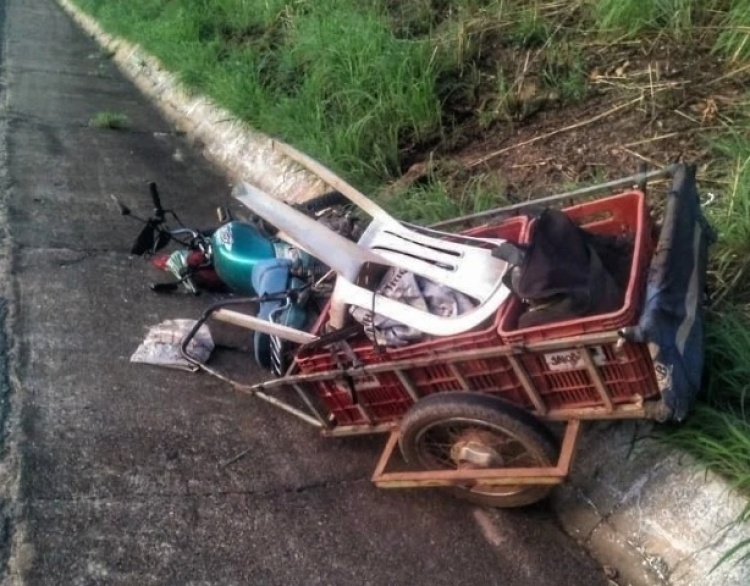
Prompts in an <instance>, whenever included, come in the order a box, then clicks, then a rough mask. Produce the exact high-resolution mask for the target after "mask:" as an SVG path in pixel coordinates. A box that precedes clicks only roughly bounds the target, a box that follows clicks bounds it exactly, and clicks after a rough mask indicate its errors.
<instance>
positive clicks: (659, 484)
mask: <svg viewBox="0 0 750 586" xmlns="http://www.w3.org/2000/svg"><path fill="white" fill-rule="evenodd" d="M57 2H58V4H60V6H62V8H63V9H64V10H65V11H66V12H68V13H69V14H70V16H71V17H72V18H73V19H74V20H75V21H76V22H77V23H78V24H79V25H80V26H81V27H82V28H83V29H84V30H85V31H86V32H87V33H88V34H90V35H91V36H92V37H93V38H94V39H95V40H96V41H97V42H98V43H99V44H100V45H101V46H102V47H104V48H106V49H107V50H108V51H110V52H111V53H112V55H113V57H112V58H113V60H114V61H115V63H116V64H117V65H118V67H119V68H120V70H121V71H122V72H123V73H124V74H125V75H126V76H127V77H128V78H129V79H131V80H132V81H133V83H134V84H135V85H136V86H137V87H138V88H139V89H140V90H141V91H142V92H143V93H144V94H145V95H146V96H147V97H148V98H149V99H151V100H152V101H153V102H154V103H155V105H156V106H157V107H159V108H160V110H161V111H162V112H163V113H164V115H165V116H166V117H167V118H168V119H169V120H170V121H171V122H172V123H174V124H175V125H176V126H177V127H178V128H180V129H182V130H184V131H185V132H186V133H188V135H189V136H190V137H191V138H192V139H194V140H196V141H199V142H201V143H202V144H203V145H204V149H205V154H206V156H207V157H208V158H209V159H211V160H212V161H214V162H215V163H216V164H217V165H219V166H220V167H221V168H223V169H224V170H225V171H226V172H227V173H228V174H229V175H230V177H232V178H233V179H235V180H236V179H239V178H244V179H247V180H249V181H251V182H253V183H255V184H256V185H258V186H259V187H261V188H262V189H264V190H266V191H268V192H270V193H273V194H275V195H276V196H278V197H280V198H282V199H285V200H287V201H303V200H305V199H307V198H309V197H312V196H314V195H317V194H319V193H322V192H323V191H324V190H325V186H324V185H323V184H322V183H321V182H320V181H319V180H318V179H317V178H315V177H314V176H311V175H310V174H309V173H307V172H306V171H304V170H302V169H300V168H299V167H298V166H297V165H296V164H295V163H293V162H291V161H290V160H289V159H287V158H285V157H284V155H282V154H281V153H280V152H278V151H277V150H275V149H274V141H273V140H272V139H270V138H268V137H267V136H264V135H262V134H260V133H258V132H256V131H254V130H252V129H251V128H249V127H248V126H247V125H245V124H243V123H241V122H239V121H237V120H235V119H233V117H232V116H231V114H229V113H228V112H227V111H225V110H223V109H221V108H218V107H216V106H215V105H214V104H212V103H211V102H210V100H208V99H206V98H203V97H200V96H198V97H196V96H191V95H190V94H188V93H187V92H186V91H185V90H184V89H182V88H181V87H180V84H179V83H178V82H177V80H176V79H175V78H174V76H172V75H171V74H170V73H169V72H167V71H165V70H164V69H163V68H162V67H161V66H160V64H159V62H158V61H157V60H156V59H154V58H153V57H152V56H150V55H148V54H147V53H145V52H144V51H143V50H142V49H140V48H139V47H137V46H135V45H133V44H131V43H129V42H127V41H125V40H123V39H120V38H117V37H113V36H111V35H109V34H107V33H105V32H104V31H103V30H102V29H101V28H100V27H99V25H98V24H97V23H96V22H95V21H94V20H93V19H91V18H90V17H89V16H87V15H86V14H84V13H82V12H81V11H80V10H78V8H77V7H75V6H74V5H73V4H72V3H71V2H70V0H57ZM649 425H650V424H648V423H643V422H625V423H623V422H617V423H597V424H589V425H587V427H586V429H587V432H586V433H585V434H584V436H583V440H582V442H581V445H580V450H579V455H578V457H577V459H576V462H575V466H574V469H573V473H572V476H571V478H570V480H569V482H568V483H567V484H566V485H564V486H563V487H561V488H560V489H558V490H557V491H556V496H555V498H554V500H553V505H554V507H555V510H556V512H557V514H558V516H559V518H560V521H561V523H562V525H563V527H564V528H565V530H566V531H567V532H568V533H569V534H570V535H572V536H574V537H575V538H577V539H579V540H580V541H581V542H582V543H583V544H584V545H585V546H586V547H587V548H588V549H589V551H590V552H591V553H592V554H593V555H594V557H596V558H597V559H598V560H599V561H600V562H601V563H603V564H605V565H608V566H611V567H612V568H615V569H616V570H617V571H618V574H619V575H618V577H617V578H616V581H613V584H618V585H619V586H626V585H630V586H719V585H722V586H747V585H748V584H750V564H743V565H739V564H734V563H732V562H728V563H726V564H724V565H722V566H720V567H719V568H717V569H716V570H715V571H713V572H710V570H711V568H712V567H713V566H714V564H715V563H716V562H717V561H718V560H719V558H720V557H721V555H722V554H723V552H725V551H727V550H728V549H729V548H730V547H731V546H732V545H733V544H736V543H739V542H740V541H743V540H750V526H749V525H748V524H745V525H735V524H733V521H734V520H735V519H737V518H738V517H739V515H740V514H741V513H742V511H743V509H744V507H745V506H746V504H747V503H746V501H745V500H744V499H741V498H739V497H737V496H736V495H733V494H732V492H731V490H730V488H729V487H728V486H727V485H726V483H724V482H723V481H722V480H721V479H719V478H718V477H716V476H714V475H711V474H706V473H705V472H704V471H703V470H702V469H701V468H700V466H699V465H697V464H695V463H694V462H693V461H692V460H691V459H690V458H689V457H687V456H685V455H682V454H678V453H674V452H667V451H665V450H664V449H663V448H662V447H660V446H658V445H657V444H655V443H654V442H653V441H650V440H643V441H638V442H636V444H635V446H634V444H633V437H636V436H639V437H642V436H644V435H645V434H646V433H647V432H648V429H650V427H649Z"/></svg>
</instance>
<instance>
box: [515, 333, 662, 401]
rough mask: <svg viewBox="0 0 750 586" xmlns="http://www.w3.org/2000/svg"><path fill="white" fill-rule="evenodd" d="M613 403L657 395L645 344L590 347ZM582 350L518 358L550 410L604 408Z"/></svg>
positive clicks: (525, 354)
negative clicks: (583, 358)
mask: <svg viewBox="0 0 750 586" xmlns="http://www.w3.org/2000/svg"><path fill="white" fill-rule="evenodd" d="M589 349H590V350H591V351H592V353H593V358H594V363H595V364H596V365H597V367H598V370H599V373H600V375H601V377H602V381H603V382H604V386H605V387H606V388H607V391H608V392H609V395H610V398H611V400H612V403H613V404H615V405H619V404H623V403H639V402H640V401H641V400H642V399H645V398H648V397H651V396H653V395H656V394H658V392H659V391H658V388H657V386H656V380H655V376H654V370H653V366H652V362H651V355H650V354H649V352H648V347H647V346H646V345H645V344H631V343H628V344H625V345H624V346H623V347H622V348H619V349H618V348H616V344H602V345H599V346H593V347H590V348H589ZM581 352H582V351H581V350H578V349H569V350H563V351H558V352H524V353H523V354H520V355H519V356H518V360H519V362H520V363H521V365H522V366H523V367H524V368H525V370H526V372H527V373H528V375H529V378H530V379H531V383H532V385H533V386H534V388H535V389H536V390H537V392H538V393H539V395H540V396H541V397H542V399H543V400H544V403H545V405H546V407H547V408H548V409H550V410H555V409H573V408H585V407H604V406H605V403H604V401H603V399H602V398H601V396H600V395H599V392H598V391H597V388H596V385H595V384H594V381H593V379H592V378H591V375H590V374H589V372H588V369H587V368H586V366H585V364H584V362H583V360H582V359H581Z"/></svg>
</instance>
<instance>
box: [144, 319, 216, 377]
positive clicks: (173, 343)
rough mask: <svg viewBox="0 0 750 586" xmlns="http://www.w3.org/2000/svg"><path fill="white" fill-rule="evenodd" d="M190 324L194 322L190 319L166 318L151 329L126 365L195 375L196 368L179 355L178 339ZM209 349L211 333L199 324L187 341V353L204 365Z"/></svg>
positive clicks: (185, 334)
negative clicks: (160, 367)
mask: <svg viewBox="0 0 750 586" xmlns="http://www.w3.org/2000/svg"><path fill="white" fill-rule="evenodd" d="M194 325H195V320H192V319H168V320H166V321H163V322H161V323H160V324H158V325H155V326H151V327H150V328H149V330H148V334H147V335H146V339H145V340H143V342H141V345H140V346H138V349H137V350H136V351H135V352H134V353H133V355H132V356H131V357H130V362H137V363H140V364H153V365H155V366H163V367H165V368H176V369H178V370H187V371H189V372H195V371H196V370H198V367H197V366H196V365H195V364H192V363H190V362H189V361H187V360H186V359H185V358H184V357H183V356H182V353H181V352H180V345H181V344H182V340H183V339H184V338H185V336H187V335H188V333H189V332H190V330H191V329H193V326H194ZM213 349H214V341H213V338H212V337H211V332H210V331H209V329H208V326H206V325H203V326H201V327H200V329H199V330H198V333H197V334H196V335H195V337H194V338H193V339H192V340H191V341H190V344H189V345H188V352H189V353H190V355H191V356H194V357H195V358H196V360H198V361H199V362H201V363H205V362H206V361H207V360H208V358H209V356H210V355H211V352H212V351H213Z"/></svg>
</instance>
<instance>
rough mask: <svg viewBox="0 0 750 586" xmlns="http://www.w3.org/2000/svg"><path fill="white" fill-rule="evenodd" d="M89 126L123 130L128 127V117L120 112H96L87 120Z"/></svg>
mask: <svg viewBox="0 0 750 586" xmlns="http://www.w3.org/2000/svg"><path fill="white" fill-rule="evenodd" d="M89 126H91V127H93V128H108V129H110V130H125V129H127V128H129V127H130V119H129V118H128V117H127V116H126V115H125V114H122V113H120V112H97V113H96V114H95V115H94V116H93V117H92V118H91V120H89Z"/></svg>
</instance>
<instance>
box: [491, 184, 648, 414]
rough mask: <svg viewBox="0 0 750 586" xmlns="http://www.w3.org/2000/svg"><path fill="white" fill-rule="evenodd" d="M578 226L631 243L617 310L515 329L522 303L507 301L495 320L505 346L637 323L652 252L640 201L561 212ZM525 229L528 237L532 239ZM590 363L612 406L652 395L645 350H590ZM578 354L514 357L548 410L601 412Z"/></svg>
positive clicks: (635, 194) (633, 194)
mask: <svg viewBox="0 0 750 586" xmlns="http://www.w3.org/2000/svg"><path fill="white" fill-rule="evenodd" d="M564 211H565V213H566V214H567V215H568V216H570V217H571V218H573V219H574V220H575V221H576V222H577V223H578V224H579V225H580V226H582V227H583V228H585V229H586V230H589V231H591V232H594V233H598V234H608V235H629V236H632V237H633V240H634V246H633V258H632V259H631V264H630V273H629V277H628V287H627V289H626V292H625V299H624V302H623V305H622V307H621V308H620V309H618V310H617V311H614V312H611V313H607V314H603V315H595V316H590V317H584V318H577V319H573V320H567V321H561V322H558V323H551V324H545V325H543V326H537V327H531V328H524V329H515V327H514V326H515V325H516V324H517V323H518V318H519V316H520V315H521V312H522V311H523V309H524V307H523V303H522V301H521V300H520V299H518V297H515V296H513V297H512V298H511V300H510V302H509V303H508V305H507V308H506V311H505V312H504V313H503V315H502V317H501V320H500V327H499V333H500V337H501V338H502V340H503V342H504V343H505V344H507V345H523V346H526V345H528V344H531V343H534V342H539V341H541V340H548V339H553V338H567V337H574V336H580V335H583V334H590V333H594V332H604V331H612V330H617V329H619V328H622V327H625V326H629V325H634V324H635V323H637V322H638V319H639V317H640V312H641V306H642V302H643V296H644V293H645V288H646V276H647V273H648V265H649V262H650V259H651V253H652V251H653V246H654V242H653V235H652V230H651V222H650V217H649V213H648V208H647V206H646V198H645V195H644V194H643V193H642V192H640V191H629V192H625V193H622V194H619V195H615V196H612V197H607V198H603V199H599V200H595V201H591V202H587V203H583V204H580V205H577V206H574V207H570V208H567V209H565V210H564ZM533 229H534V225H533V223H532V224H531V225H530V226H529V231H528V236H529V238H531V236H532V235H533ZM594 350H595V352H594V360H595V363H596V364H597V366H598V367H599V372H600V373H601V376H602V378H603V380H604V383H605V386H606V387H607V390H608V391H609V393H610V395H611V396H612V401H613V403H615V404H619V403H631V402H637V401H638V400H640V397H643V398H646V397H650V396H653V395H656V394H658V388H657V386H656V380H655V376H654V370H653V365H652V361H651V356H650V354H649V352H648V348H647V347H646V346H645V345H643V344H626V345H625V346H624V347H623V348H621V349H619V350H617V349H616V348H615V345H614V344H612V345H603V346H597V347H595V348H594ZM579 352H580V351H578V350H575V349H571V350H567V351H561V352H545V353H531V352H528V351H526V352H524V353H523V354H520V355H519V357H518V358H519V361H520V363H521V365H522V366H523V367H524V368H525V370H526V371H527V373H528V374H529V376H530V378H531V381H532V383H533V385H534V387H535V388H536V389H537V391H538V392H539V393H540V395H541V396H542V397H543V399H544V401H545V403H546V404H547V407H548V408H550V409H559V408H575V407H592V406H601V405H603V402H602V400H601V398H600V396H599V393H598V392H597V389H596V386H595V385H594V382H593V380H592V378H591V376H590V375H589V372H588V370H587V369H586V367H585V365H584V364H583V362H582V361H581V360H580V358H576V357H577V356H580V355H579Z"/></svg>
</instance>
